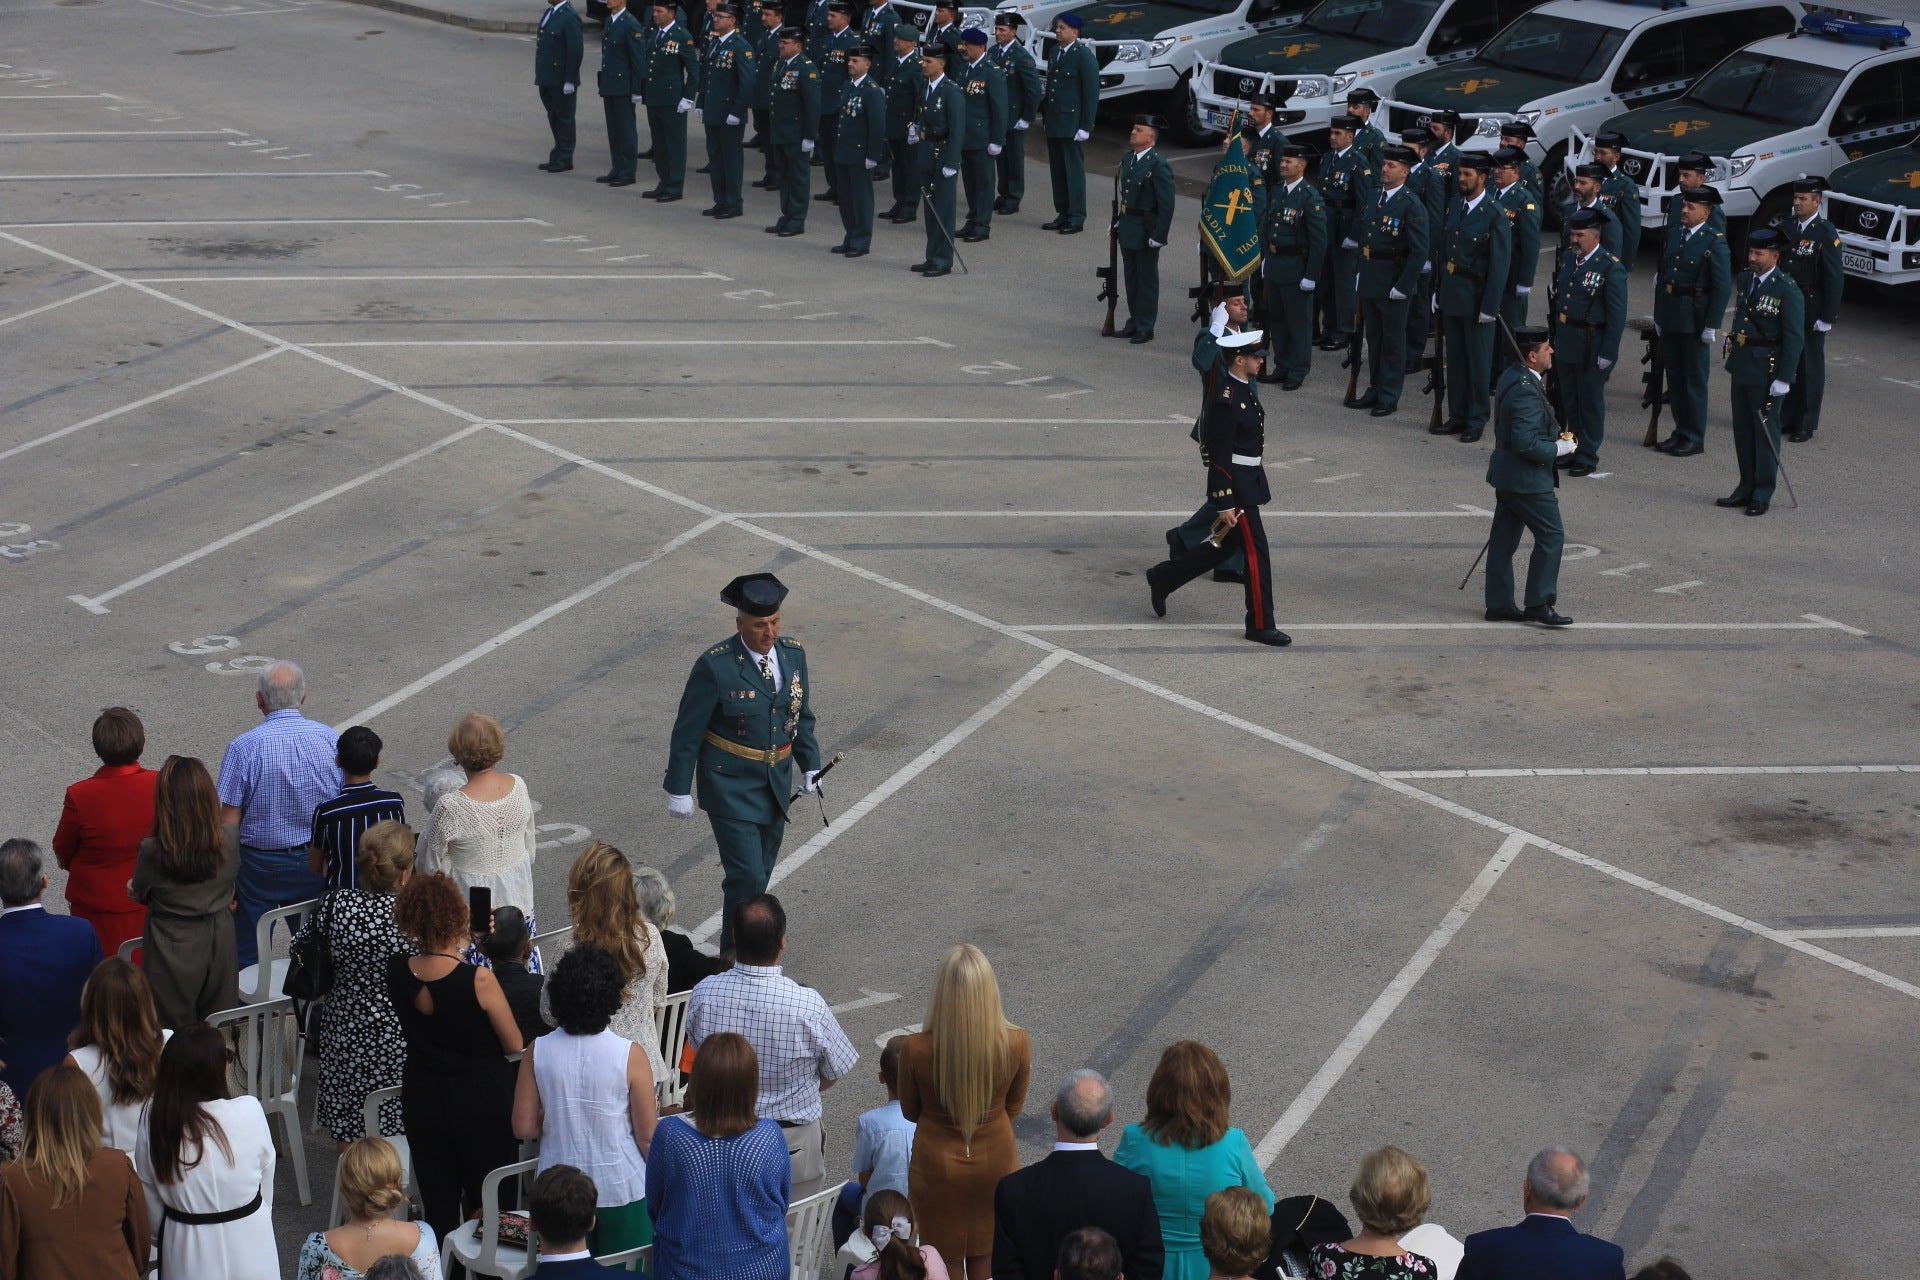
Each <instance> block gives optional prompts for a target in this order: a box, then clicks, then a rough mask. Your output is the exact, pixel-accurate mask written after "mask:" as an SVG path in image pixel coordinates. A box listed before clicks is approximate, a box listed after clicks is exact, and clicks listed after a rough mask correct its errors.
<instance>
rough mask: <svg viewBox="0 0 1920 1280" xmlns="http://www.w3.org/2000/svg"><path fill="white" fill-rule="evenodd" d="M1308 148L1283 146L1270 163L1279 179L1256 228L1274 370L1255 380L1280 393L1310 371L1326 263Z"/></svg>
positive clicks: (1322, 205) (1322, 210)
mask: <svg viewBox="0 0 1920 1280" xmlns="http://www.w3.org/2000/svg"><path fill="white" fill-rule="evenodd" d="M1312 155H1313V151H1312V149H1311V148H1308V147H1303V146H1298V145H1296V144H1294V143H1288V144H1287V145H1285V146H1283V147H1281V148H1280V152H1279V159H1278V160H1277V161H1276V162H1275V164H1276V166H1277V168H1278V171H1279V175H1280V180H1279V181H1278V182H1277V183H1275V184H1274V186H1273V189H1272V191H1271V192H1269V193H1268V195H1267V217H1266V221H1265V222H1263V223H1261V224H1260V270H1261V275H1262V276H1263V277H1264V279H1265V283H1266V294H1267V306H1266V311H1267V329H1266V333H1267V336H1268V337H1270V338H1272V339H1273V367H1272V368H1271V370H1269V371H1268V372H1267V373H1264V374H1261V375H1260V381H1262V382H1277V383H1279V384H1280V389H1281V390H1282V391H1298V390H1299V389H1300V384H1301V383H1302V382H1304V381H1306V378H1307V374H1308V372H1309V371H1310V370H1311V369H1312V368H1313V295H1314V291H1315V290H1316V289H1317V288H1319V284H1320V279H1321V274H1320V273H1321V268H1322V267H1324V266H1325V265H1326V258H1327V234H1328V232H1327V206H1326V202H1325V201H1324V200H1322V199H1321V198H1320V190H1319V188H1317V187H1315V186H1314V185H1313V184H1312V183H1311V182H1308V181H1307V161H1308V160H1309V159H1310V158H1311V157H1312Z"/></svg>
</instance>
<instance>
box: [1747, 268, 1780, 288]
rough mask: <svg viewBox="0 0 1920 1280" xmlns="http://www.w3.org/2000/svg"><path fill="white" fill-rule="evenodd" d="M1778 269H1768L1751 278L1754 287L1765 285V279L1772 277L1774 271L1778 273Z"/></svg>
mask: <svg viewBox="0 0 1920 1280" xmlns="http://www.w3.org/2000/svg"><path fill="white" fill-rule="evenodd" d="M1779 269H1780V268H1778V267H1770V268H1768V269H1767V270H1765V271H1762V272H1761V273H1760V274H1759V275H1757V276H1755V277H1754V278H1753V283H1754V284H1756V285H1762V284H1765V283H1766V282H1767V277H1768V276H1770V275H1772V274H1773V273H1774V272H1775V271H1778V270H1779Z"/></svg>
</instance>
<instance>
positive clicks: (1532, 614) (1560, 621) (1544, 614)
mask: <svg viewBox="0 0 1920 1280" xmlns="http://www.w3.org/2000/svg"><path fill="white" fill-rule="evenodd" d="M1525 617H1526V620H1527V621H1528V622H1537V623H1539V624H1540V625H1541V626H1543V627H1565V626H1571V625H1572V624H1573V619H1572V618H1569V617H1568V616H1567V615H1566V614H1564V613H1558V612H1556V611H1555V610H1554V607H1553V606H1552V605H1550V604H1537V605H1534V606H1533V607H1532V608H1531V609H1528V610H1527V611H1526V614H1525Z"/></svg>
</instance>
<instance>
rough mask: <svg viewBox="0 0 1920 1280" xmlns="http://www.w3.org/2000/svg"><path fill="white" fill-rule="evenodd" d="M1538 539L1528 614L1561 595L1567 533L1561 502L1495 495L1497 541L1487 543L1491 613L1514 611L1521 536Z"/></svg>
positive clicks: (1530, 566)
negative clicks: (1523, 532) (1562, 555)
mask: <svg viewBox="0 0 1920 1280" xmlns="http://www.w3.org/2000/svg"><path fill="white" fill-rule="evenodd" d="M1522 529H1527V530H1529V531H1531V532H1532V534H1533V555H1532V556H1531V557H1530V558H1529V559H1528V560H1527V594H1526V603H1525V605H1524V607H1525V608H1528V609H1535V608H1539V607H1540V606H1542V605H1549V604H1552V603H1553V602H1554V601H1555V600H1556V599H1558V598H1559V595H1560V552H1561V550H1562V548H1563V547H1564V546H1565V545H1566V538H1567V534H1566V530H1565V529H1564V528H1562V527H1561V524H1560V498H1559V495H1558V494H1555V493H1553V492H1551V491H1549V492H1546V493H1508V492H1507V491H1506V490H1504V489H1495V490H1494V491H1493V535H1492V537H1491V538H1489V539H1488V542H1487V608H1489V609H1511V608H1513V553H1514V552H1515V551H1517V550H1519V549H1520V531H1521V530H1522Z"/></svg>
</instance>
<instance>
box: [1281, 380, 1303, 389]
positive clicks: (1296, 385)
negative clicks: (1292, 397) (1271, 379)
mask: <svg viewBox="0 0 1920 1280" xmlns="http://www.w3.org/2000/svg"><path fill="white" fill-rule="evenodd" d="M1300 386H1301V380H1300V379H1299V378H1295V379H1293V380H1292V381H1290V382H1283V383H1281V384H1280V389H1281V390H1282V391H1298V390H1299V389H1300Z"/></svg>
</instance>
